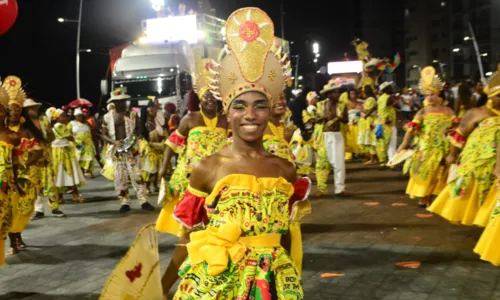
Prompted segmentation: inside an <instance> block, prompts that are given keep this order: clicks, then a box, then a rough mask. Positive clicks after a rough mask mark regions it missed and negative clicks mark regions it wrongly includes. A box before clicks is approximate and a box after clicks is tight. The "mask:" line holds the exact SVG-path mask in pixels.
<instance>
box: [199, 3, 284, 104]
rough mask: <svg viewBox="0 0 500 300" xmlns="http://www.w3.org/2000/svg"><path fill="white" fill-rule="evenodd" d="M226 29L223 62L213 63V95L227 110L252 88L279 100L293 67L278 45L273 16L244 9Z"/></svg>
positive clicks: (260, 11)
mask: <svg viewBox="0 0 500 300" xmlns="http://www.w3.org/2000/svg"><path fill="white" fill-rule="evenodd" d="M225 32H226V40H227V45H226V46H225V47H224V49H223V50H222V53H221V55H220V56H219V57H220V63H217V62H212V67H213V68H212V69H211V74H212V78H211V84H210V85H209V86H210V88H211V91H212V93H213V94H214V96H215V97H216V98H217V99H218V100H221V101H222V102H223V104H224V108H225V110H226V111H227V109H228V107H229V105H230V104H231V102H232V100H234V99H235V98H236V97H238V96H239V95H241V94H243V93H246V92H249V91H257V92H261V93H263V94H264V95H266V96H267V98H268V99H269V101H270V102H273V101H278V100H279V96H280V93H281V92H282V91H283V89H284V88H285V82H286V79H287V78H289V77H290V76H291V68H290V61H289V60H288V55H287V54H283V53H282V48H281V47H279V46H278V45H276V40H275V38H274V24H273V22H272V20H271V18H269V16H268V15H267V14H266V13H265V12H264V11H262V10H261V9H259V8H255V7H247V8H241V9H238V10H237V11H235V12H233V13H232V14H231V16H230V17H229V18H228V21H227V22H226V27H225Z"/></svg>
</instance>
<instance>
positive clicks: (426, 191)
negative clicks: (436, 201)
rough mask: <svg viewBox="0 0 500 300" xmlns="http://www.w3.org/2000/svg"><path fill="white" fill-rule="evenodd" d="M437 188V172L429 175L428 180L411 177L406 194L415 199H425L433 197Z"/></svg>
mask: <svg viewBox="0 0 500 300" xmlns="http://www.w3.org/2000/svg"><path fill="white" fill-rule="evenodd" d="M436 186H437V172H435V174H432V175H429V178H427V179H426V180H424V179H422V178H421V177H420V176H410V180H409V181H408V185H407V186H406V194H408V195H409V196H410V197H411V198H412V199H413V198H425V197H428V196H431V195H432V194H433V193H434V190H435V189H436Z"/></svg>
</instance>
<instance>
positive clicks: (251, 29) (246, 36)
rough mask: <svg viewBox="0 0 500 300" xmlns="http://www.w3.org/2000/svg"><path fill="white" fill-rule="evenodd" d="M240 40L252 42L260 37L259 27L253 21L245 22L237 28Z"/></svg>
mask: <svg viewBox="0 0 500 300" xmlns="http://www.w3.org/2000/svg"><path fill="white" fill-rule="evenodd" d="M239 33H240V38H241V39H242V40H244V41H245V42H248V43H250V42H253V41H255V40H256V39H257V38H258V37H259V35H260V29H259V25H257V23H255V22H254V21H251V20H250V21H245V22H243V23H241V25H240V27H239Z"/></svg>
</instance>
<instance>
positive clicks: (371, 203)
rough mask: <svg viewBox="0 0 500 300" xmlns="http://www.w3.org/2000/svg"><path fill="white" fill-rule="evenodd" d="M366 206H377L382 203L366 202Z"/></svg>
mask: <svg viewBox="0 0 500 300" xmlns="http://www.w3.org/2000/svg"><path fill="white" fill-rule="evenodd" d="M364 204H365V206H377V205H379V204H380V202H365V203H364Z"/></svg>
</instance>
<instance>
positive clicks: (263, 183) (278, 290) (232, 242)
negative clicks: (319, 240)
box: [162, 8, 309, 299]
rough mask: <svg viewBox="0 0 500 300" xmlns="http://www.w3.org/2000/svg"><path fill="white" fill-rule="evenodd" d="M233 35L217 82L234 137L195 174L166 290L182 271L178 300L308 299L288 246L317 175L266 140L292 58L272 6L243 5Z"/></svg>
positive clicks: (231, 23) (230, 28)
mask: <svg viewBox="0 0 500 300" xmlns="http://www.w3.org/2000/svg"><path fill="white" fill-rule="evenodd" d="M226 32H227V42H228V46H229V47H228V48H226V50H225V51H226V55H225V56H224V57H223V58H222V60H221V61H220V63H219V64H217V63H215V62H213V63H212V69H211V73H212V74H215V76H213V77H212V80H211V82H212V84H210V85H209V86H210V89H211V91H212V93H213V94H214V96H215V97H216V98H217V99H219V100H221V101H222V102H223V105H224V108H225V111H226V113H227V118H228V122H229V124H230V126H231V128H232V130H233V143H232V144H231V145H230V146H229V147H227V148H225V149H224V150H222V151H221V152H219V153H216V154H214V155H212V156H209V157H207V158H204V159H202V160H201V161H200V162H199V163H198V164H197V165H196V166H195V167H194V168H193V170H192V172H191V176H190V180H189V187H188V189H187V192H186V193H185V194H184V197H183V199H182V200H181V202H180V203H179V204H178V205H177V206H176V208H175V211H174V217H175V219H176V220H177V221H179V223H180V224H182V226H183V227H182V235H181V237H180V240H179V242H178V243H177V244H178V245H179V246H177V248H176V250H175V252H174V255H173V258H172V261H171V263H170V265H169V267H168V269H167V271H166V273H165V275H164V277H163V279H162V284H163V291H164V294H165V296H166V295H167V294H168V291H169V289H170V288H171V286H172V285H173V284H174V283H175V281H176V280H177V278H178V274H179V275H180V276H181V277H182V280H181V283H180V284H179V289H178V290H177V292H176V294H175V296H174V299H187V298H192V297H194V298H203V299H236V298H238V299H239V298H241V299H246V298H247V297H248V296H249V295H255V296H256V297H258V296H257V295H259V296H260V297H262V298H263V299H302V298H303V292H302V287H301V284H300V279H299V275H298V273H297V270H296V268H295V265H294V263H293V262H292V260H291V258H290V257H289V255H288V252H287V250H289V246H290V233H289V224H290V223H291V222H292V221H293V218H292V216H294V214H293V211H294V210H293V208H294V207H295V206H296V204H297V203H299V202H302V201H304V200H305V199H306V197H307V194H308V189H309V180H308V179H303V180H300V181H297V174H296V171H295V167H294V165H293V164H291V163H290V162H288V161H287V160H285V159H282V158H280V157H278V156H275V155H272V154H271V153H269V152H267V151H266V150H265V149H264V146H263V136H264V131H265V130H266V127H267V124H268V121H269V119H270V115H271V108H273V109H277V110H279V105H276V106H275V104H276V103H280V99H281V97H280V95H281V93H282V91H283V88H284V84H285V79H286V78H287V76H288V74H289V64H288V63H287V61H286V57H282V56H281V53H280V51H279V50H278V49H276V48H275V47H274V44H273V37H274V28H273V23H272V21H271V20H270V19H269V17H268V16H267V14H266V13H265V12H263V11H262V10H260V9H257V8H243V9H240V10H237V11H236V12H234V13H233V14H232V15H231V16H230V17H229V19H228V22H227V24H226ZM291 219H292V220H291ZM188 255H189V257H188ZM249 262H253V263H249ZM178 272H179V273H178Z"/></svg>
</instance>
